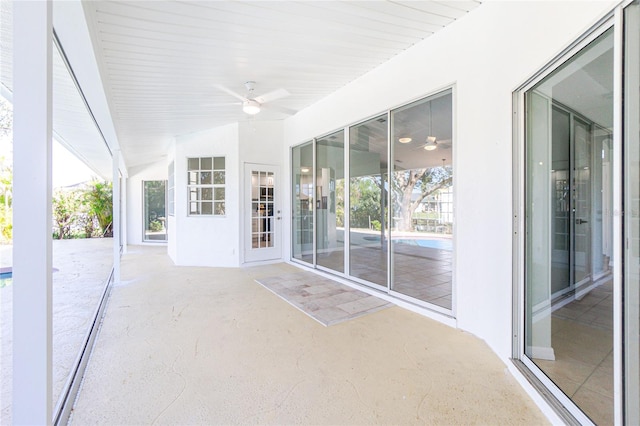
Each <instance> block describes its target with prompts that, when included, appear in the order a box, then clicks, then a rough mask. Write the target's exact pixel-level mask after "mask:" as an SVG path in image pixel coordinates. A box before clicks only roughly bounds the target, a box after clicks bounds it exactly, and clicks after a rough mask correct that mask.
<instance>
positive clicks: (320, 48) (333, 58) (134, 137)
mask: <svg viewBox="0 0 640 426" xmlns="http://www.w3.org/2000/svg"><path fill="white" fill-rule="evenodd" d="M3 3H5V0H3ZM479 4H480V2H479V1H475V0H472V1H379V0H378V1H193V2H189V1H171V2H169V1H117V2H116V1H83V2H82V5H83V7H84V13H85V16H86V18H87V25H88V28H89V33H90V35H91V39H92V44H93V48H94V51H95V55H96V60H97V63H98V68H99V71H100V75H101V78H102V82H103V86H104V91H105V94H106V99H107V103H108V106H109V110H110V113H111V117H112V119H113V123H114V126H115V131H116V134H117V137H118V142H119V145H120V147H121V149H122V152H123V155H124V160H125V162H126V164H127V166H128V167H135V166H139V165H142V164H145V163H150V162H153V161H157V160H158V159H160V158H162V157H163V156H164V155H166V152H167V148H168V146H169V144H170V142H171V140H172V139H173V138H174V137H175V136H178V135H182V134H188V133H192V132H197V131H201V130H204V129H209V128H212V127H217V126H221V125H225V124H228V123H232V122H237V121H242V120H246V119H247V116H246V115H245V114H244V113H243V112H242V110H241V107H240V106H239V105H229V104H230V103H234V102H237V100H236V99H235V98H233V97H232V96H230V95H229V94H228V93H225V92H224V91H222V90H220V89H218V88H217V87H216V86H217V85H223V86H225V87H228V88H230V89H231V90H233V91H236V92H239V93H240V94H242V95H244V94H245V93H246V90H245V88H244V82H245V81H249V80H253V81H256V83H257V84H256V90H255V92H256V94H262V93H265V92H270V91H272V90H275V89H279V88H284V89H286V90H288V91H289V92H290V93H291V95H290V96H288V97H286V98H283V99H280V100H277V101H274V102H273V105H274V106H279V107H285V108H288V109H290V110H293V111H300V110H301V109H303V108H305V107H307V106H309V105H311V104H313V103H315V102H317V101H318V100H320V99H322V98H323V97H325V96H327V95H329V94H331V93H333V92H334V91H336V90H338V89H339V88H341V87H343V86H345V85H346V84H348V83H349V82H351V81H353V80H355V79H357V78H358V77H359V76H361V75H363V74H365V73H367V72H368V71H370V70H372V69H374V68H375V67H377V66H378V65H380V64H382V63H383V62H385V61H387V60H389V59H391V58H392V57H393V56H395V55H397V54H398V53H400V52H402V51H403V50H406V49H407V48H409V47H411V46H412V45H414V44H416V43H418V42H420V41H421V40H423V39H425V38H427V37H429V36H430V35H432V34H433V33H434V32H436V31H438V30H440V29H442V28H443V27H444V26H446V25H448V24H450V23H452V22H454V21H455V20H456V19H459V18H461V17H462V16H464V15H465V14H466V13H467V12H468V11H470V10H472V9H474V8H475V7H477V6H478V5H479ZM55 7H56V2H54V8H55ZM55 25H56V21H55V20H54V26H55ZM62 41H63V43H64V42H65V41H64V40H62ZM63 47H64V46H63ZM5 53H6V52H5ZM5 53H3V55H2V56H3V60H6V59H4V57H5ZM70 62H71V66H72V67H75V65H74V58H70ZM6 74H7V73H6V71H5V70H3V72H0V77H1V78H2V79H3V84H4V83H6V81H7V80H8V81H9V82H10V76H9V77H8V78H7V75H6ZM286 117H288V115H287V114H284V113H281V112H278V111H275V110H268V109H263V111H262V112H260V113H259V114H258V115H257V116H255V118H254V119H256V120H280V119H284V118H286ZM54 127H55V123H54ZM58 133H60V134H61V135H62V136H63V137H64V134H63V132H62V131H58Z"/></svg>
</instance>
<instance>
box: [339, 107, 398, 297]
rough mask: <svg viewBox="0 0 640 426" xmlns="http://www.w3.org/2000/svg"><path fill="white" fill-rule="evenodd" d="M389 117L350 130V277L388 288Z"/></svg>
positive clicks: (372, 120) (384, 116)
mask: <svg viewBox="0 0 640 426" xmlns="http://www.w3.org/2000/svg"><path fill="white" fill-rule="evenodd" d="M387 127H388V123H387V115H386V114H384V115H381V116H379V117H376V118H373V119H371V120H368V121H365V122H364V123H361V124H358V125H356V126H353V127H351V128H350V129H349V266H350V270H349V275H351V276H352V277H354V278H357V279H360V280H363V281H365V282H366V283H368V284H373V285H375V286H378V287H382V288H384V289H386V288H387V263H388V260H387V251H388V250H387V247H388V231H387V230H388V226H387V221H386V217H387V215H386V205H387V197H388V194H387V188H388V185H387V170H388V168H389V160H388V153H387V152H388V139H389V138H388V136H387V134H388V130H387Z"/></svg>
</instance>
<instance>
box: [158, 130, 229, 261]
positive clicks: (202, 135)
mask: <svg viewBox="0 0 640 426" xmlns="http://www.w3.org/2000/svg"><path fill="white" fill-rule="evenodd" d="M238 153H239V143H238V124H230V125H227V126H223V127H219V128H216V129H212V130H208V131H204V132H199V133H193V134H190V135H185V136H180V137H177V138H176V142H175V151H174V155H175V157H174V158H175V163H174V164H175V184H176V193H175V195H176V199H175V202H176V205H175V217H174V218H173V220H172V221H171V222H170V223H169V226H171V233H170V234H169V238H170V244H169V245H170V247H169V250H168V252H169V255H170V256H171V258H172V259H173V261H174V262H175V263H176V264H177V265H185V266H221V267H235V266H239V264H240V255H239V251H240V250H239V246H238V244H239V238H238V235H239V226H240V211H239V188H240V174H239V173H240V172H239V158H238ZM219 156H224V157H225V167H226V170H225V172H226V181H225V184H226V191H225V196H226V201H225V207H226V215H225V216H188V215H187V158H189V157H219Z"/></svg>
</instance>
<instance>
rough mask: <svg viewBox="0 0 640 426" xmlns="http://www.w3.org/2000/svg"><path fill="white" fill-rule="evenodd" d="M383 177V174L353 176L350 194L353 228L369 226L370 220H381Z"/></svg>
mask: <svg viewBox="0 0 640 426" xmlns="http://www.w3.org/2000/svg"><path fill="white" fill-rule="evenodd" d="M381 179H382V178H381V176H365V177H358V178H352V180H351V188H350V189H351V194H350V196H349V202H350V203H351V216H350V224H351V227H352V228H369V225H370V221H374V220H377V221H380V219H381V217H382V207H381V205H380V197H381V194H382V190H381V187H380V182H381Z"/></svg>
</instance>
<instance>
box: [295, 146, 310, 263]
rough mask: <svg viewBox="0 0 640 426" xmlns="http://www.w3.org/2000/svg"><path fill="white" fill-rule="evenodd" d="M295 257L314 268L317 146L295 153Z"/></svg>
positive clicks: (305, 147)
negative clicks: (315, 159) (314, 148)
mask: <svg viewBox="0 0 640 426" xmlns="http://www.w3.org/2000/svg"><path fill="white" fill-rule="evenodd" d="M291 167H292V170H291V176H292V181H291V182H292V188H291V194H292V195H291V196H292V203H291V204H292V206H293V207H292V208H293V211H292V219H291V226H292V229H291V239H292V244H291V247H292V257H293V258H294V259H298V260H301V261H303V262H307V263H311V264H313V209H314V190H315V189H314V186H313V143H312V142H307V143H305V144H303V145H300V146H296V147H294V148H293V149H292V162H291Z"/></svg>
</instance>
